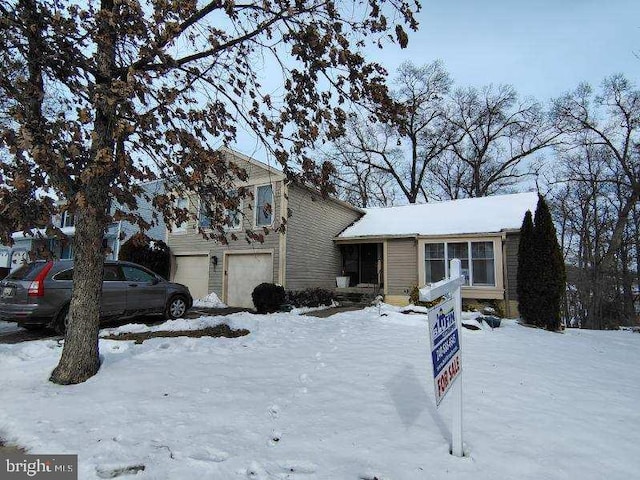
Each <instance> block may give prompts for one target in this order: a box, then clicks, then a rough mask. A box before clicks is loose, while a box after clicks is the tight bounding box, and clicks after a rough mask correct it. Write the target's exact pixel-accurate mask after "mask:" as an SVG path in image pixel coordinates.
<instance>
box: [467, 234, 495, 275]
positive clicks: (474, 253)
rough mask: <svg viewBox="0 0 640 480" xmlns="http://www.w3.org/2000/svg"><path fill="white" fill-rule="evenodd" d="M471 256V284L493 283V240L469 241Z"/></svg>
mask: <svg viewBox="0 0 640 480" xmlns="http://www.w3.org/2000/svg"><path fill="white" fill-rule="evenodd" d="M471 258H472V259H473V261H472V265H473V284H474V285H491V286H493V285H495V284H496V274H495V260H494V255H493V242H471Z"/></svg>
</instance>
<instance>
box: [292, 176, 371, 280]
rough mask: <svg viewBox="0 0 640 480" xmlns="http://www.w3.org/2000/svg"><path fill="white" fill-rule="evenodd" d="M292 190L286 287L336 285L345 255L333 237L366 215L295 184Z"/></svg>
mask: <svg viewBox="0 0 640 480" xmlns="http://www.w3.org/2000/svg"><path fill="white" fill-rule="evenodd" d="M288 191H289V195H288V205H289V211H290V213H291V217H290V218H289V222H288V225H287V232H286V236H287V241H286V252H287V255H286V256H287V258H286V265H287V267H286V275H285V287H286V288H287V289H288V290H301V289H304V288H311V287H321V288H334V287H335V286H336V276H338V275H340V273H341V269H342V264H341V262H342V257H341V255H340V249H339V247H338V246H337V245H336V244H335V242H334V241H333V239H334V237H336V236H337V235H338V234H339V233H340V232H341V231H342V230H344V229H345V228H346V227H348V226H349V225H351V224H352V223H353V222H354V221H355V220H357V219H358V218H360V217H361V215H362V214H361V213H360V212H358V211H356V210H355V209H351V208H349V207H347V206H345V205H342V204H341V203H338V202H336V201H333V200H331V199H328V198H323V197H322V196H321V195H320V194H319V193H317V192H313V191H311V190H309V189H306V188H304V187H301V186H298V185H295V184H292V185H290V186H289V187H288Z"/></svg>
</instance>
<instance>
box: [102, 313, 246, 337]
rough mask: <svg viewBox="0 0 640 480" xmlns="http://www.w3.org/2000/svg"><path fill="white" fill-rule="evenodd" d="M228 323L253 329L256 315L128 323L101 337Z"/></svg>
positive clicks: (192, 328)
mask: <svg viewBox="0 0 640 480" xmlns="http://www.w3.org/2000/svg"><path fill="white" fill-rule="evenodd" d="M223 323H224V324H227V325H229V327H230V328H231V329H233V330H238V329H242V328H244V329H247V330H249V331H251V328H252V327H255V325H256V321H255V320H254V315H252V314H249V313H246V312H241V313H236V314H233V315H225V316H204V317H198V318H190V319H187V318H178V319H176V320H168V321H166V322H164V323H161V324H160V325H145V324H143V323H128V324H126V325H121V326H119V327H114V328H105V329H103V330H100V337H109V336H112V335H120V334H123V333H146V332H177V331H193V330H203V329H205V328H209V327H215V326H217V325H221V324H223Z"/></svg>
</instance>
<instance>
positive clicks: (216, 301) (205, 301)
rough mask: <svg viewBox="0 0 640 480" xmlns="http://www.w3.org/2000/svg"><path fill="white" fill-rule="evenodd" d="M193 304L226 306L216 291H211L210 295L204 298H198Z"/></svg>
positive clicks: (204, 306)
mask: <svg viewBox="0 0 640 480" xmlns="http://www.w3.org/2000/svg"><path fill="white" fill-rule="evenodd" d="M193 306H194V307H196V308H226V307H227V306H226V305H225V304H224V302H223V301H222V300H220V298H219V297H218V295H216V292H211V293H210V294H209V295H207V296H206V297H203V298H198V299H197V300H194V301H193Z"/></svg>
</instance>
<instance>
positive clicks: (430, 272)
mask: <svg viewBox="0 0 640 480" xmlns="http://www.w3.org/2000/svg"><path fill="white" fill-rule="evenodd" d="M424 260H425V265H424V272H425V275H426V283H435V282H439V281H440V280H442V279H443V278H444V277H445V275H446V263H447V261H446V258H445V255H444V243H427V244H426V245H425V246H424Z"/></svg>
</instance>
